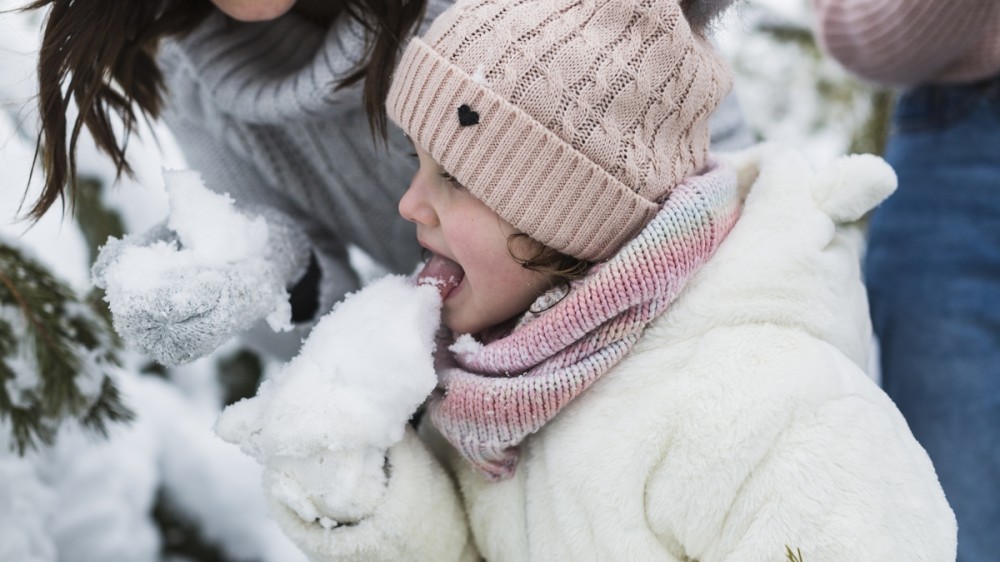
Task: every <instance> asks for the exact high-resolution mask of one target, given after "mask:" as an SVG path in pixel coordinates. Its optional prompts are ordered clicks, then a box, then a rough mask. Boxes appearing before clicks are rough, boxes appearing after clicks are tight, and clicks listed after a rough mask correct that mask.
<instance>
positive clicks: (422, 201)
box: [399, 177, 437, 226]
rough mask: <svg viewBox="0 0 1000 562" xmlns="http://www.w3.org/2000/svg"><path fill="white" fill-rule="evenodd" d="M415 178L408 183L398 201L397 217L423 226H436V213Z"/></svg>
mask: <svg viewBox="0 0 1000 562" xmlns="http://www.w3.org/2000/svg"><path fill="white" fill-rule="evenodd" d="M419 181H420V180H419V179H418V178H417V177H414V178H413V181H412V182H410V187H409V188H407V190H406V193H404V194H403V198H402V199H400V200H399V215H400V216H401V217H403V218H404V219H406V220H408V221H410V222H414V223H417V224H420V225H423V226H436V225H437V213H435V212H434V207H433V206H431V204H430V202H429V201H428V199H427V196H426V194H425V193H424V191H425V190H424V189H423V188H422V187H421V185H420V183H419Z"/></svg>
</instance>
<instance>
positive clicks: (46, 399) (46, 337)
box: [0, 240, 132, 455]
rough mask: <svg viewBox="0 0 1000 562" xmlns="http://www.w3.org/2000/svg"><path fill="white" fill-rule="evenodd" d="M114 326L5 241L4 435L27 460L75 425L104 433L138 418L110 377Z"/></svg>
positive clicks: (0, 383) (1, 297)
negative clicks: (33, 450)
mask: <svg viewBox="0 0 1000 562" xmlns="http://www.w3.org/2000/svg"><path fill="white" fill-rule="evenodd" d="M116 350H117V343H116V340H115V339H114V336H113V334H112V332H111V329H110V326H108V324H107V322H106V321H105V320H104V319H103V318H102V317H101V315H100V314H99V313H98V312H97V311H96V310H95V309H94V308H93V307H92V306H91V305H90V304H88V303H86V302H84V301H83V300H81V299H80V298H79V297H77V296H76V295H75V294H74V293H73V291H72V290H70V289H69V287H67V286H66V285H64V284H63V283H61V282H59V281H57V280H56V279H55V278H53V276H52V275H51V274H50V273H49V272H48V271H47V270H46V269H45V268H44V267H42V266H41V265H39V264H38V263H37V262H36V261H34V260H32V259H30V258H28V257H27V256H25V255H24V253H23V252H21V251H20V250H18V249H17V248H15V247H14V246H12V245H10V244H9V243H8V242H6V241H3V240H0V431H9V432H10V433H11V435H12V437H13V439H12V440H11V441H10V443H11V447H12V448H14V449H16V450H17V452H18V453H19V454H22V455H23V454H24V452H25V451H26V450H27V449H29V448H34V447H37V446H38V445H40V444H46V445H50V444H52V442H53V440H54V439H55V436H56V432H57V430H58V428H59V425H60V424H61V423H62V422H63V421H64V420H67V419H71V420H73V421H75V422H77V423H79V424H81V425H82V426H84V427H85V428H87V429H88V430H91V431H96V432H98V433H101V434H105V433H106V432H107V424H108V423H110V422H120V421H126V420H130V419H131V418H132V413H131V411H129V409H128V408H127V407H126V406H125V405H124V404H123V403H122V400H121V397H120V396H119V394H118V389H117V388H116V387H115V384H114V382H113V380H112V378H111V376H110V371H111V369H112V368H113V367H115V366H117V365H118V359H117V357H116Z"/></svg>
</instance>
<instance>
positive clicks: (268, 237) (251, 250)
mask: <svg viewBox="0 0 1000 562" xmlns="http://www.w3.org/2000/svg"><path fill="white" fill-rule="evenodd" d="M164 180H165V182H166V186H167V191H168V195H169V196H170V216H169V218H168V221H167V223H166V225H161V226H159V227H157V228H155V229H154V230H153V231H151V232H150V233H147V234H145V235H142V236H126V237H124V238H123V239H121V240H119V239H116V238H109V240H108V242H107V244H105V245H104V246H103V247H102V248H101V252H100V255H99V256H98V259H97V262H96V263H95V265H94V268H93V271H92V277H93V280H94V284H95V285H97V286H99V287H101V288H103V289H105V290H106V292H107V294H106V296H105V300H107V301H108V304H109V307H110V309H111V313H112V318H113V322H114V326H115V330H116V331H117V332H118V334H119V335H120V336H121V337H122V339H124V340H125V342H126V343H128V344H129V345H130V346H133V347H135V348H138V349H140V350H141V351H143V352H145V353H147V354H148V355H150V356H152V357H153V358H154V359H156V360H157V361H159V362H160V363H163V364H165V365H179V364H182V363H186V362H188V361H192V360H194V359H197V358H199V357H202V356H204V355H206V354H208V353H210V352H211V351H213V350H214V349H215V348H216V347H218V346H219V344H221V343H223V342H224V341H226V340H227V339H229V338H230V337H232V336H233V335H235V334H236V333H238V332H241V331H243V330H245V329H247V328H249V327H250V326H252V325H253V324H255V323H256V322H257V321H259V320H261V319H262V318H267V319H268V321H269V322H270V323H271V326H272V328H274V329H275V330H279V329H288V328H290V322H289V320H290V316H291V307H290V305H289V304H288V293H287V291H286V290H285V287H286V286H287V285H288V284H290V283H291V282H294V281H295V280H296V279H298V278H299V277H300V276H301V275H302V274H303V273H304V271H305V268H306V265H307V264H308V258H309V246H308V240H307V239H306V237H305V234H304V233H302V232H301V231H300V230H299V229H298V228H297V227H295V226H294V225H293V224H291V221H290V220H288V219H287V218H284V217H283V216H282V215H280V214H278V213H276V212H273V211H271V212H268V211H265V212H263V213H261V214H257V215H252V216H251V215H248V214H245V213H243V212H241V211H239V210H237V209H236V208H235V207H234V205H233V201H232V199H230V198H229V197H228V196H227V195H220V194H217V193H214V192H212V191H209V190H208V189H206V188H205V187H204V186H203V185H202V184H201V181H200V179H199V177H198V175H197V174H196V173H194V172H168V173H165V174H164Z"/></svg>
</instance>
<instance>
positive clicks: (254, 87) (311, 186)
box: [159, 0, 749, 313]
mask: <svg viewBox="0 0 1000 562" xmlns="http://www.w3.org/2000/svg"><path fill="white" fill-rule="evenodd" d="M450 4H451V2H450V1H447V0H429V2H428V9H427V15H426V16H425V21H424V24H423V26H424V27H426V26H427V25H428V24H429V23H430V22H431V21H432V20H433V19H434V18H435V17H437V15H438V14H440V13H441V12H442V11H444V10H445V9H446V8H447V7H448V6H449V5H450ZM346 19H347V18H341V20H339V21H337V22H335V23H334V25H333V26H332V27H331V28H330V29H323V28H320V27H317V26H316V25H314V24H312V23H311V22H309V21H307V20H305V19H303V18H302V17H301V16H299V15H297V14H295V13H289V14H287V15H285V16H283V17H281V18H279V19H277V20H274V21H270V22H263V23H239V22H234V21H232V20H228V19H226V18H225V17H223V16H222V15H221V14H219V13H216V14H214V15H213V16H212V17H210V18H209V19H208V20H207V21H206V22H204V23H203V24H202V25H201V26H199V27H198V28H197V29H196V30H195V31H194V32H193V33H191V34H189V35H187V36H185V37H184V38H182V39H179V40H172V41H167V42H165V43H164V44H163V45H162V47H161V50H160V55H159V62H160V65H161V68H162V69H163V71H164V74H165V76H166V85H167V88H168V95H167V107H166V110H165V112H164V120H165V121H166V123H167V125H168V126H169V128H170V129H171V131H172V132H173V133H174V135H175V137H176V138H177V140H178V141H179V144H180V146H181V148H182V150H183V151H184V155H185V157H186V158H187V161H188V164H189V165H190V166H191V167H192V168H194V169H196V170H198V171H199V172H201V174H202V177H203V179H204V181H205V183H206V185H207V186H208V187H209V188H211V189H214V190H215V191H219V192H225V193H229V194H230V195H232V197H233V198H234V199H235V200H236V201H237V203H238V204H240V203H241V204H244V205H247V206H256V207H260V206H263V207H269V208H272V209H274V210H277V211H279V212H281V213H284V214H285V215H287V216H288V218H290V219H291V220H292V221H294V223H296V224H298V225H299V226H301V228H302V229H303V230H304V231H305V233H306V235H307V236H308V237H309V239H310V241H311V242H312V244H313V252H314V254H315V255H316V256H317V258H318V260H319V265H320V269H321V271H322V282H321V294H322V298H321V309H320V312H321V313H322V312H325V310H326V309H327V308H328V307H329V306H332V304H333V303H334V302H335V301H336V300H338V299H339V298H340V297H341V296H342V295H343V294H344V293H345V292H347V291H350V290H353V289H355V288H356V286H357V280H356V277H355V276H354V274H353V271H352V270H351V269H350V267H349V266H348V264H347V259H346V248H347V246H348V245H350V244H354V245H356V246H358V247H360V248H361V249H363V250H364V251H365V252H367V253H368V254H369V255H371V256H372V257H374V258H375V259H376V260H377V261H379V262H381V263H382V264H383V265H385V266H387V267H389V268H390V269H392V270H394V271H397V272H408V271H411V270H412V269H413V268H414V266H415V264H416V262H417V260H418V259H419V257H420V251H419V247H418V246H417V244H416V239H415V236H414V230H413V228H412V225H411V224H409V223H407V222H406V221H404V220H403V219H402V218H400V216H399V214H398V212H397V204H398V202H399V199H400V197H401V196H402V194H403V192H404V191H405V190H406V188H407V186H408V185H409V182H410V179H411V177H412V175H413V172H414V171H415V169H416V161H415V160H414V159H413V158H412V157H410V156H409V154H410V153H411V152H412V150H413V149H412V147H411V145H410V143H409V141H407V140H406V139H405V138H404V137H403V135H402V134H401V133H400V132H399V131H398V129H396V128H395V127H392V126H390V135H389V140H388V143H387V146H385V147H383V146H381V143H375V142H373V138H372V135H371V133H370V132H369V128H368V122H367V118H366V116H365V113H364V110H363V108H362V105H361V87H360V85H355V86H352V87H349V88H345V89H342V90H339V91H336V90H335V89H334V85H335V84H336V83H337V82H338V80H339V79H340V78H341V77H343V76H344V75H345V73H346V72H347V71H348V70H349V69H350V68H351V67H352V64H353V62H354V61H356V60H357V59H358V58H359V57H360V55H361V49H362V46H363V44H362V32H361V29H360V28H359V26H357V25H356V24H354V23H353V22H348V21H345V20H346ZM724 108H725V109H724V110H722V111H721V112H720V113H721V115H719V116H718V118H717V119H715V122H714V123H713V126H714V127H713V132H714V133H717V134H716V135H714V136H713V141H716V140H720V139H721V141H722V142H723V146H725V145H731V144H732V143H733V142H734V141H735V142H736V143H737V144H745V143H746V142H747V140H748V139H749V137H748V135H747V131H746V128H745V126H744V125H743V123H742V119H741V116H740V113H739V110H738V107H736V106H735V105H734V103H733V100H730V102H729V103H728V104H726V105H724Z"/></svg>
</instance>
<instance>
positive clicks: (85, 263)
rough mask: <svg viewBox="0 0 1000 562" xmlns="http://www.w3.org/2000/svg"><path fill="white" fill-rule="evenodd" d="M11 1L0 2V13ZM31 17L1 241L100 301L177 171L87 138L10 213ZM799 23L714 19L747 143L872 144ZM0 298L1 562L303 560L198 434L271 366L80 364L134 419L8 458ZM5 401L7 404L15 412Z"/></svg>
mask: <svg viewBox="0 0 1000 562" xmlns="http://www.w3.org/2000/svg"><path fill="white" fill-rule="evenodd" d="M206 1H207V0H206ZM20 4H21V2H13V1H10V0H0V10H6V9H11V8H14V7H16V6H18V5H20ZM42 18H43V14H38V13H32V14H23V13H16V12H14V13H3V14H0V248H5V249H9V250H11V251H16V252H18V255H20V256H24V257H25V258H26V259H28V260H31V261H32V262H34V263H37V264H38V265H39V266H40V267H41V268H42V269H44V270H47V271H48V272H50V274H51V276H52V277H53V278H54V279H56V280H58V281H61V282H62V283H64V284H65V285H66V286H67V287H68V288H69V289H70V290H71V291H72V292H73V293H74V295H73V296H71V298H70V300H72V301H76V300H79V301H81V302H87V301H89V302H98V303H99V302H100V299H99V298H95V296H94V293H93V291H94V289H93V287H92V285H91V283H90V279H89V270H90V263H91V260H92V259H93V257H94V255H95V251H96V247H97V246H98V245H100V244H102V243H103V242H104V240H106V238H107V236H108V235H112V234H113V235H120V234H121V233H123V232H129V233H134V232H141V231H144V230H146V229H147V228H149V227H151V226H152V225H154V224H156V223H157V222H159V221H160V220H162V219H163V218H164V217H165V215H166V209H167V205H166V195H165V192H164V189H163V179H162V175H161V170H162V169H163V168H167V169H183V168H184V167H185V165H184V162H183V158H182V157H181V156H180V153H179V151H178V149H177V147H176V146H175V145H174V144H173V141H172V139H171V137H170V134H169V133H168V132H167V130H166V129H164V128H163V127H162V126H161V125H159V124H157V123H152V124H149V125H148V126H147V127H146V128H145V130H143V133H142V135H141V136H140V138H133V139H132V142H131V144H130V146H129V155H130V156H129V160H130V162H131V163H132V164H133V167H134V168H135V171H136V175H135V177H134V178H125V179H123V180H122V181H120V182H117V183H116V182H115V181H114V170H113V168H112V166H111V165H110V163H109V162H108V161H107V160H106V159H105V158H104V157H103V156H101V155H99V154H98V153H97V152H96V150H95V148H94V147H93V145H92V144H91V143H90V142H89V140H87V139H83V140H82V141H81V143H80V149H79V156H78V160H79V173H80V177H81V180H82V197H81V199H80V201H79V203H78V205H77V208H76V212H75V213H74V214H73V216H70V215H69V214H68V213H67V214H65V215H64V214H62V213H60V209H59V205H56V206H55V207H53V209H52V210H50V211H49V213H48V214H47V215H46V216H44V217H43V218H42V220H40V221H39V222H38V223H37V224H36V225H34V226H33V227H30V228H29V223H27V222H24V221H20V220H18V217H19V216H20V213H21V212H22V211H23V210H24V209H25V208H27V206H28V205H27V203H29V202H31V201H34V199H35V197H36V195H35V194H36V193H37V192H36V191H35V190H37V189H38V188H39V186H40V183H41V182H40V181H39V177H38V173H37V172H36V174H35V175H34V177H32V178H31V181H30V186H29V177H31V173H32V168H31V166H32V161H33V156H34V151H35V139H36V130H37V116H36V115H35V107H34V101H35V100H34V91H35V80H36V79H35V75H34V65H35V63H36V57H37V49H38V43H39V29H40V25H41V22H42ZM809 18H810V12H809V3H808V0H755V1H751V2H749V3H744V4H743V5H742V6H741V8H740V9H739V10H737V11H734V12H733V13H732V14H731V15H730V16H729V17H728V18H727V19H726V20H725V21H724V22H722V23H721V24H720V26H719V27H720V32H719V34H718V35H717V37H716V40H717V41H718V44H719V47H720V49H721V50H722V51H723V53H724V54H725V55H726V56H727V58H728V59H729V60H730V61H731V63H732V65H733V68H734V69H735V70H736V73H737V78H736V90H737V92H738V93H739V96H740V99H741V102H742V105H743V109H744V112H745V114H746V118H747V120H748V122H749V123H750V125H751V127H752V128H753V129H754V131H755V133H756V134H757V135H758V136H759V137H760V138H763V139H769V140H777V141H781V142H786V143H791V144H793V145H796V146H798V147H800V148H801V149H802V150H804V151H805V152H806V153H807V155H808V156H809V158H810V159H811V160H813V161H814V162H815V163H817V164H821V163H824V162H826V161H827V160H829V159H831V158H832V157H834V156H835V155H837V154H839V153H843V152H845V151H850V152H878V151H880V150H881V147H882V142H883V140H884V135H885V124H886V118H887V114H888V111H889V109H890V106H891V95H890V94H888V93H887V92H878V91H872V90H870V89H868V88H867V87H865V86H864V85H862V84H859V83H857V82H856V81H854V80H852V79H850V78H849V77H847V76H846V74H845V73H844V72H843V71H842V70H841V69H840V68H839V67H838V66H837V65H836V64H835V63H834V62H832V61H831V60H829V59H827V58H825V57H823V56H822V55H821V53H820V52H819V50H818V48H817V46H816V45H815V43H814V42H813V39H812V37H811V36H810V34H809ZM154 133H155V134H154ZM26 187H29V188H30V189H29V193H28V195H27V196H26V197H25V195H24V190H25V188H26ZM22 203H24V204H25V206H24V208H22ZM19 259H20V258H19ZM10 263H11V262H10V261H0V280H5V279H6V280H11V279H15V280H17V279H22V278H24V277H27V278H26V280H24V282H25V283H27V284H29V285H26V286H31V285H30V284H31V283H32V282H33V281H32V280H31V279H30V275H27V276H25V271H27V270H25V269H24V268H21V267H12V266H11V265H10ZM4 264H7V266H6V269H4ZM15 270H16V271H15ZM18 274H20V275H21V277H18ZM5 294H8V295H9V293H4V292H0V360H3V361H6V362H7V365H8V369H7V371H6V372H14V373H16V376H14V377H9V376H8V377H4V376H2V375H3V373H4V372H5V371H3V370H0V384H2V385H4V387H3V388H4V389H5V390H6V393H2V392H0V395H3V396H7V397H8V398H7V399H6V400H7V401H6V402H5V401H4V400H0V562H15V561H16V562H36V561H37V562H43V561H44V562H50V561H57V560H60V561H71V562H87V561H102V562H114V561H128V562H142V561H154V560H165V561H182V560H191V561H199V562H200V561H228V560H241V561H242V560H247V561H261V562H270V561H281V562H296V561H299V560H304V557H303V556H302V555H301V554H299V553H298V552H297V551H296V550H295V548H294V547H293V546H292V545H291V544H290V543H289V542H288V541H287V540H286V539H285V538H284V537H283V535H281V533H280V532H279V531H278V529H277V527H276V526H275V525H274V524H273V523H272V522H271V521H270V520H269V519H268V518H267V514H266V509H265V505H264V501H263V497H262V495H261V492H260V489H259V477H260V473H259V469H258V467H257V465H256V463H255V462H254V461H252V460H251V459H250V458H249V457H246V456H244V455H243V454H242V453H240V452H239V451H238V450H237V449H236V448H235V447H234V446H232V445H229V444H226V443H224V442H223V441H221V440H220V439H219V438H217V437H216V436H215V435H214V434H213V433H212V431H211V427H212V425H213V423H214V421H215V418H216V416H217V415H218V413H219V412H220V410H221V408H222V407H223V406H224V405H226V404H228V403H231V402H233V401H235V400H238V399H240V398H242V397H245V396H249V395H252V394H253V393H254V390H255V388H256V385H257V384H258V382H259V380H260V379H261V377H266V376H267V375H268V373H271V372H274V370H275V369H276V368H277V367H278V365H277V364H276V363H275V362H274V361H273V360H269V359H267V358H266V357H261V356H259V355H257V354H255V353H253V352H251V351H250V350H248V349H246V348H245V347H243V346H241V345H240V344H239V343H238V342H231V343H230V344H227V345H226V346H223V348H222V349H220V350H218V351H217V352H216V353H214V354H213V355H212V356H210V357H207V358H205V359H202V360H199V361H196V362H194V363H192V364H190V365H187V366H185V367H182V368H171V369H165V368H163V367H160V366H157V365H155V364H153V363H151V362H150V361H148V360H147V359H146V358H144V357H142V356H140V355H138V354H136V353H133V352H129V351H128V350H118V351H117V356H118V361H117V363H118V364H117V365H116V364H115V363H114V362H111V361H104V362H101V361H90V362H89V363H87V369H89V370H90V371H93V372H81V373H80V374H79V375H78V376H77V377H76V379H74V383H75V384H76V386H77V388H78V389H79V390H80V392H81V393H82V394H83V395H84V396H90V397H93V396H94V392H93V391H90V392H89V393H88V392H84V390H85V389H84V385H85V383H88V381H89V383H88V384H90V385H91V386H93V381H94V380H97V381H98V382H99V381H101V380H102V377H104V376H107V377H109V380H110V381H111V382H113V383H114V386H115V387H116V388H117V389H118V390H119V391H120V393H121V395H122V401H123V403H124V404H125V405H126V406H127V407H128V408H129V409H130V410H131V411H132V412H133V414H134V420H133V421H131V422H128V423H110V424H109V425H108V431H107V437H106V438H105V437H103V436H102V435H101V434H100V432H96V431H93V430H88V429H86V428H84V427H83V425H82V424H81V423H78V421H77V420H76V419H74V418H73V417H72V416H70V417H69V418H68V419H66V420H65V421H63V422H62V423H61V424H59V425H53V426H52V427H51V428H50V429H51V432H52V435H51V437H52V439H51V440H52V444H51V445H48V444H44V443H36V445H35V446H33V447H27V449H26V450H25V451H24V453H23V454H21V453H20V450H19V447H18V440H17V439H15V438H14V437H13V436H12V429H13V427H14V426H13V417H12V416H11V415H10V409H11V408H12V407H16V406H18V405H26V404H29V403H30V402H31V399H32V396H33V395H32V391H33V390H34V387H35V386H37V385H38V384H39V381H40V377H39V374H38V373H37V372H33V371H32V369H35V371H37V370H38V365H37V364H33V363H32V362H31V360H30V356H31V353H32V351H33V349H30V348H31V346H32V345H33V344H32V343H31V338H29V337H26V331H27V330H28V329H29V326H28V323H27V322H26V321H25V320H24V310H23V307H21V306H19V305H23V303H14V302H4V297H3V295H5ZM98 297H99V296H98ZM8 300H13V299H9V298H8ZM5 326H6V327H8V328H9V329H8V330H7V331H8V332H9V334H7V335H6V336H5V332H4V327H5ZM104 330H105V331H106V327H105V328H104ZM11 336H12V337H11ZM5 337H6V339H4V338H5ZM5 342H6V344H5ZM108 345H112V340H109V341H108ZM70 351H72V352H74V353H76V351H73V350H70ZM87 351H88V350H86V349H83V348H81V349H80V350H79V352H80V354H83V355H86V352H87ZM90 355H91V356H92V355H93V353H91V354H90ZM11 365H16V368H15V367H11ZM81 370H85V369H81ZM95 377H96V378H95ZM15 395H16V396H19V397H20V402H17V401H15V402H14V403H13V406H12V404H11V401H10V398H9V397H12V396H15Z"/></svg>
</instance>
